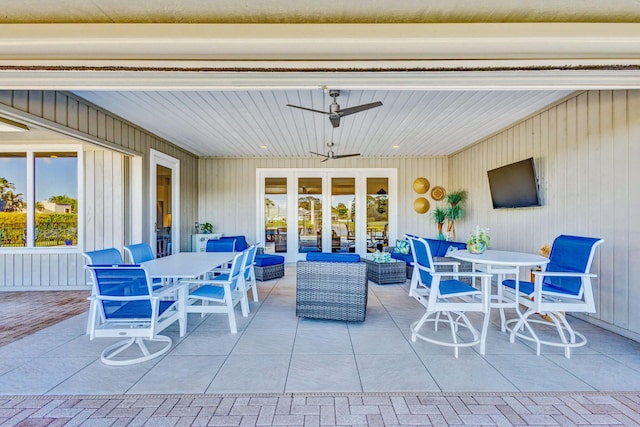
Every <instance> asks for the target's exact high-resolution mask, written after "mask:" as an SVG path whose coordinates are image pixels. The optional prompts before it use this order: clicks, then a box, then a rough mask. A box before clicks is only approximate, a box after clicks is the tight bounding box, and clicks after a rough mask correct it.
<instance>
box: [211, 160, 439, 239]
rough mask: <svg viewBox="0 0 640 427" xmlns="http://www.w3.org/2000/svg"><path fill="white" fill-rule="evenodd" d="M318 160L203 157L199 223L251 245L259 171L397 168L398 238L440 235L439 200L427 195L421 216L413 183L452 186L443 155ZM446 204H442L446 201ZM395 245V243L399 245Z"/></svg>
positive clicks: (254, 233)
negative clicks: (428, 206) (426, 206)
mask: <svg viewBox="0 0 640 427" xmlns="http://www.w3.org/2000/svg"><path fill="white" fill-rule="evenodd" d="M320 160H321V159H318V158H250V159H242V158H239V159H228V158H202V159H200V165H199V168H198V170H199V178H200V179H199V185H198V188H199V200H200V207H199V210H198V221H199V222H210V223H212V224H213V225H214V229H215V230H216V231H219V232H222V233H224V234H227V235H236V234H243V235H245V236H247V240H248V241H249V242H257V241H262V240H263V239H259V238H257V237H256V212H257V206H256V172H255V171H256V169H259V168H267V169H269V168H270V169H309V168H323V167H326V168H345V169H356V168H396V169H397V171H398V193H399V194H398V210H399V212H398V237H401V236H403V235H404V233H407V232H410V233H416V234H420V235H423V236H432V237H434V236H436V235H437V228H436V225H435V223H434V222H433V219H432V217H431V212H432V211H433V207H434V206H435V204H436V202H435V201H433V200H432V199H431V197H430V195H429V194H428V193H427V194H425V195H420V196H424V197H426V198H427V200H429V201H430V203H431V210H429V212H427V213H426V214H418V213H416V212H415V211H414V210H413V202H414V200H415V199H416V197H418V196H419V195H418V194H416V193H415V192H414V191H413V181H414V180H415V179H416V178H418V177H425V178H427V179H428V180H429V182H430V183H431V186H435V185H440V186H443V187H445V188H447V177H448V171H447V168H448V165H447V159H446V158H443V157H427V158H363V157H354V158H349V159H341V160H332V161H331V162H325V163H320ZM440 203H442V202H440ZM393 243H394V242H390V243H389V244H393Z"/></svg>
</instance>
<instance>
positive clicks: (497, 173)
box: [487, 158, 540, 209]
mask: <svg viewBox="0 0 640 427" xmlns="http://www.w3.org/2000/svg"><path fill="white" fill-rule="evenodd" d="M487 176H488V178H489V190H490V191H491V200H492V202H493V208H494V209H499V208H524V207H528V206H540V198H539V197H538V182H537V180H536V171H535V167H534V164H533V158H528V159H525V160H521V161H519V162H516V163H511V164H510V165H506V166H502V167H499V168H496V169H492V170H490V171H488V172H487Z"/></svg>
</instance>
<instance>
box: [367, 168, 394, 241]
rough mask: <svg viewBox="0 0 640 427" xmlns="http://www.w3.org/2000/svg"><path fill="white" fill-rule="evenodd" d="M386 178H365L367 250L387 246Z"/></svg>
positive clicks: (387, 181)
mask: <svg viewBox="0 0 640 427" xmlns="http://www.w3.org/2000/svg"><path fill="white" fill-rule="evenodd" d="M388 190H389V179H388V178H367V250H368V251H369V252H374V251H375V250H379V251H380V252H382V251H383V248H384V247H385V246H389V240H388V236H387V231H388V228H389V209H388V202H389V196H388V194H387V193H388Z"/></svg>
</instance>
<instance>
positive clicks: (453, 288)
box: [440, 280, 480, 295]
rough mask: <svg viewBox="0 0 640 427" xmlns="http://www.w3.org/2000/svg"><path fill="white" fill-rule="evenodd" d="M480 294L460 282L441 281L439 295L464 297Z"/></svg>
mask: <svg viewBox="0 0 640 427" xmlns="http://www.w3.org/2000/svg"><path fill="white" fill-rule="evenodd" d="M477 293H480V291H478V290H477V289H476V288H474V287H473V286H471V285H469V284H468V283H464V282H461V281H460V280H441V281H440V295H454V294H456V295H465V294H477Z"/></svg>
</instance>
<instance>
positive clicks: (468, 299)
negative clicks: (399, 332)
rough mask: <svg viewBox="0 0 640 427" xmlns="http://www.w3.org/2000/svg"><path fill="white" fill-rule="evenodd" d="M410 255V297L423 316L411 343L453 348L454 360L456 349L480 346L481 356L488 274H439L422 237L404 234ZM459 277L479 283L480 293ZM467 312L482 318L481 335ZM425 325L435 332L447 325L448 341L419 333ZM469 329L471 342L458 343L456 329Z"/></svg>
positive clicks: (488, 294)
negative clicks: (474, 313)
mask: <svg viewBox="0 0 640 427" xmlns="http://www.w3.org/2000/svg"><path fill="white" fill-rule="evenodd" d="M405 237H406V238H407V239H408V240H409V244H410V245H411V252H412V254H413V260H414V262H413V269H414V270H413V274H412V275H411V286H410V288H409V296H411V297H413V298H415V299H416V300H418V302H420V304H422V305H423V306H424V307H425V309H426V311H425V313H424V315H423V316H422V317H421V318H420V319H419V320H418V321H417V322H414V323H413V324H412V325H411V340H412V341H413V342H415V341H416V339H417V338H420V339H421V340H424V341H427V342H430V343H432V344H437V345H442V346H447V347H453V348H454V354H455V357H456V358H457V357H458V349H459V348H461V347H471V346H474V345H478V344H479V345H480V354H484V353H485V345H486V344H485V343H486V337H487V327H488V325H489V303H490V299H491V274H488V273H474V272H458V271H451V272H439V271H436V264H435V263H434V262H433V257H432V256H431V249H430V248H429V243H427V241H426V240H425V239H423V238H421V237H418V236H413V235H410V234H407V235H406V236H405ZM461 277H469V278H471V279H472V281H475V280H476V279H479V280H480V289H477V288H475V287H474V286H472V285H470V284H468V283H465V282H462V281H460V280H459V279H460V278H461ZM467 312H480V313H483V314H484V318H483V322H482V327H481V330H480V332H478V331H477V329H476V328H475V327H474V326H473V325H472V324H471V322H470V321H469V319H468V317H467V316H466V313H467ZM426 323H433V327H434V332H435V331H437V330H438V327H439V325H440V324H446V325H448V326H449V328H450V331H451V339H450V340H445V339H440V338H439V337H436V336H435V333H434V334H431V335H430V336H429V335H426V334H425V333H423V332H422V331H421V329H422V328H423V327H424V326H425V324H426ZM460 327H463V328H466V329H468V331H469V332H470V333H471V335H472V340H470V341H460V340H459V337H458V328H460Z"/></svg>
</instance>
